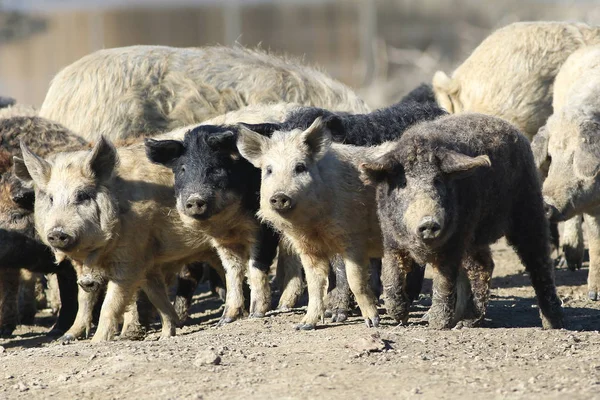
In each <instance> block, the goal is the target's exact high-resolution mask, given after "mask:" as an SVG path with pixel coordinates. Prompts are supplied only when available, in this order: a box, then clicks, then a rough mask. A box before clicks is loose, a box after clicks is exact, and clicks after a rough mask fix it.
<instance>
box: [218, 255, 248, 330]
mask: <svg viewBox="0 0 600 400" xmlns="http://www.w3.org/2000/svg"><path fill="white" fill-rule="evenodd" d="M217 252H218V253H219V256H220V257H221V262H222V264H223V268H224V269H225V280H226V282H225V285H226V287H227V295H226V297H225V310H223V316H222V317H221V319H220V320H219V323H218V324H217V326H220V325H223V324H228V323H230V322H233V321H235V320H236V319H238V318H241V317H242V316H243V315H244V292H243V283H244V272H245V270H246V263H247V260H248V257H247V256H246V257H244V255H243V254H242V253H243V251H242V249H232V248H227V247H217Z"/></svg>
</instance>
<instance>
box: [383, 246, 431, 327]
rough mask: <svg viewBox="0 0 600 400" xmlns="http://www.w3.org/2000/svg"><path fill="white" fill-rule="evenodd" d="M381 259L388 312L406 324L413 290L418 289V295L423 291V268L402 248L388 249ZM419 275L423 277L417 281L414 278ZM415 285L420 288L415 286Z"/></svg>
mask: <svg viewBox="0 0 600 400" xmlns="http://www.w3.org/2000/svg"><path fill="white" fill-rule="evenodd" d="M381 261H382V266H381V282H382V283H383V296H384V302H385V309H386V312H387V313H388V315H390V316H391V317H392V318H394V319H395V320H396V322H398V323H401V324H406V323H407V322H408V312H409V308H410V304H411V303H412V301H413V296H414V293H413V292H415V291H416V292H417V295H416V296H417V297H418V293H419V292H420V291H421V284H422V280H423V278H422V272H421V269H420V267H419V265H417V264H416V263H415V261H414V260H413V259H412V257H410V256H409V255H408V254H407V253H406V252H404V251H401V250H393V249H389V250H386V251H385V253H384V257H383V259H382V260H381ZM413 271H414V272H413ZM419 276H421V279H420V280H419V279H416V282H415V279H414V278H418V277H419ZM409 283H410V286H409V285H408V284H409ZM415 285H417V286H418V289H416V288H413V286H415ZM409 291H410V293H409Z"/></svg>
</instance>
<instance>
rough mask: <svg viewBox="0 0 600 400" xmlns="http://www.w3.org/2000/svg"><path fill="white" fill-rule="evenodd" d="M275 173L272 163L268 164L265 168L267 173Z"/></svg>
mask: <svg viewBox="0 0 600 400" xmlns="http://www.w3.org/2000/svg"><path fill="white" fill-rule="evenodd" d="M272 173H273V167H271V166H270V165H267V168H265V175H271V174H272Z"/></svg>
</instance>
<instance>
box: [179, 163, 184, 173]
mask: <svg viewBox="0 0 600 400" xmlns="http://www.w3.org/2000/svg"><path fill="white" fill-rule="evenodd" d="M179 172H181V173H182V174H184V173H185V165H182V166H181V168H179Z"/></svg>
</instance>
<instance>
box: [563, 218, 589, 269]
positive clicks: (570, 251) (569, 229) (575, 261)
mask: <svg viewBox="0 0 600 400" xmlns="http://www.w3.org/2000/svg"><path fill="white" fill-rule="evenodd" d="M582 225H583V216H582V215H576V216H575V217H573V218H571V219H570V220H568V221H565V222H564V230H563V234H562V237H561V245H562V251H563V254H564V259H565V262H566V264H567V268H569V269H570V270H571V271H575V270H576V269H581V266H582V264H583V257H584V252H585V247H584V245H583V226H582Z"/></svg>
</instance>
